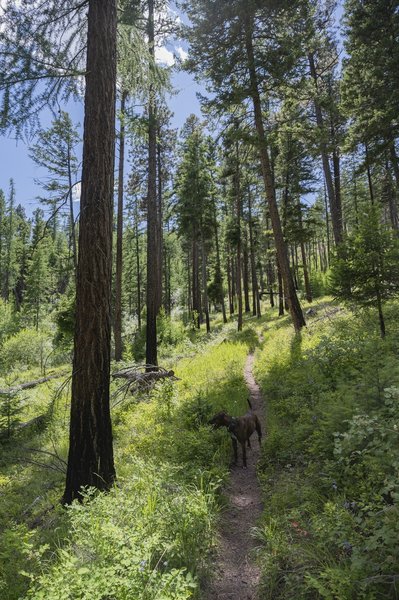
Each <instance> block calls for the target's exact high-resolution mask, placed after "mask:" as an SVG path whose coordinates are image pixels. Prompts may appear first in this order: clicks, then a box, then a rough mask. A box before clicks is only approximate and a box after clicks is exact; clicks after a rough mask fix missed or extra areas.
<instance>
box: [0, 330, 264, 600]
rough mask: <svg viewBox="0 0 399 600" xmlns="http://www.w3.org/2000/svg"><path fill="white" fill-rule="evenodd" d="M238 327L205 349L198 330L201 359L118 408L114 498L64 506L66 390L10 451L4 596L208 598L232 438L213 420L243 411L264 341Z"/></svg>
mask: <svg viewBox="0 0 399 600" xmlns="http://www.w3.org/2000/svg"><path fill="white" fill-rule="evenodd" d="M167 327H169V324H167ZM172 327H173V325H172ZM228 329H229V330H232V329H233V325H231V326H229V328H228ZM229 330H228V331H223V333H222V336H223V337H222V336H221V335H220V334H219V336H217V335H216V334H215V333H213V335H212V338H211V339H212V343H208V344H205V343H204V341H203V340H202V337H205V333H203V335H202V334H201V333H200V334H198V333H196V334H195V336H196V337H195V338H193V339H198V340H200V344H199V345H198V347H197V348H195V345H194V344H192V345H191V349H192V350H194V349H196V350H197V352H196V354H194V355H190V356H189V357H187V358H185V359H183V360H179V361H178V362H177V364H172V365H171V366H172V368H173V369H174V370H175V372H176V375H177V376H178V377H179V380H178V381H177V382H174V381H170V380H166V381H165V382H163V383H160V384H157V386H156V387H155V389H154V390H152V392H151V393H150V395H147V394H144V395H140V396H139V397H135V398H133V399H131V398H130V397H126V398H125V401H124V402H123V403H121V404H119V405H118V406H117V407H116V408H114V413H113V421H114V440H115V457H116V463H117V470H118V483H117V485H116V486H115V487H114V489H113V490H111V492H110V493H109V494H98V493H97V492H95V491H94V490H87V497H86V500H87V501H85V502H84V503H83V504H74V505H73V506H71V507H70V508H68V509H67V510H64V509H62V508H61V507H60V506H59V505H58V503H59V498H60V496H61V493H62V486H63V478H64V475H63V473H60V472H58V471H54V470H53V469H52V468H51V467H52V466H53V465H59V464H60V463H59V461H57V460H56V459H55V458H54V452H56V453H57V454H58V455H59V456H60V457H61V458H65V457H66V453H67V439H66V435H67V427H65V424H66V423H65V420H66V415H67V412H68V409H69V407H68V395H69V393H68V392H67V388H63V392H61V391H59V392H57V394H56V396H55V398H53V399H52V400H51V402H50V409H49V410H48V425H47V428H46V430H44V431H42V432H38V431H37V430H34V431H33V430H32V431H30V432H28V431H27V432H26V433H24V436H26V440H29V442H28V443H27V444H26V445H27V446H29V448H26V449H24V448H20V449H16V448H12V447H11V445H9V444H7V446H4V448H6V452H7V453H6V455H5V457H4V459H3V460H2V463H1V465H0V466H1V472H0V486H1V494H0V514H1V520H0V527H1V528H2V531H3V532H5V535H2V542H3V543H2V548H1V550H0V561H1V567H0V574H1V575H0V581H1V583H0V585H1V586H2V587H0V589H1V595H2V597H5V598H7V600H17V599H18V598H22V597H23V598H34V599H39V598H46V599H50V600H51V599H53V600H56V599H57V600H60V599H61V598H65V599H70V600H72V599H75V598H87V599H88V600H89V599H90V600H92V599H95V598H98V600H100V599H101V600H103V599H104V598H105V597H109V598H111V597H112V598H115V600H119V599H126V600H128V599H129V600H130V599H131V598H135V599H137V600H140V599H143V600H150V599H152V598H155V597H157V598H164V599H165V600H167V599H168V600H172V599H175V600H183V599H185V598H187V599H188V598H199V581H200V580H201V579H202V578H203V577H204V575H205V574H206V572H207V570H208V568H209V554H210V551H211V549H212V548H213V545H214V543H215V527H216V520H217V516H218V513H219V511H220V508H221V502H220V491H221V488H222V485H223V483H224V481H225V479H226V477H227V468H226V467H227V464H228V462H229V460H230V456H231V443H230V440H229V437H228V436H227V435H226V433H225V432H221V431H220V432H214V431H213V430H212V429H211V428H210V427H209V426H208V425H207V422H208V420H209V418H210V417H211V416H212V415H213V414H214V413H215V412H217V411H218V410H221V408H224V409H226V410H228V411H229V412H230V413H232V414H240V413H242V412H243V411H244V410H245V409H246V406H245V399H246V386H245V382H244V378H243V366H244V362H245V358H246V355H247V352H248V349H249V346H250V345H251V344H253V343H254V340H255V337H256V335H255V332H254V330H253V329H252V328H250V327H249V328H246V329H245V330H244V332H243V333H242V334H241V335H240V336H237V335H236V334H232V335H231V336H230V335H229V333H230V332H229ZM168 335H169V334H168ZM226 335H227V336H228V338H229V339H226V337H225V336H226ZM184 343H187V344H188V343H190V344H191V342H189V340H188V339H187V337H185V341H184ZM168 347H169V346H168ZM169 348H170V347H169ZM199 349H200V350H201V352H198V350H199ZM117 383H118V382H116V381H115V382H114V384H113V386H114V391H115V390H116V386H117ZM36 389H38V388H35V390H36ZM46 389H47V388H46ZM42 395H43V392H42V393H41V394H40V393H39V392H37V396H35V395H34V394H33V393H32V396H31V400H30V404H32V406H31V407H30V409H31V411H32V413H30V414H33V416H34V415H37V413H38V412H39V411H40V413H42V412H44V410H45V409H44V405H41V404H40V402H42V403H43V399H41V397H42ZM49 400H50V399H49V398H47V401H49ZM47 408H48V406H47ZM24 439H25V438H24ZM30 446H32V448H31V447H30ZM35 448H38V449H39V450H42V451H43V452H44V453H43V452H39V453H38V454H37V453H35V452H34V449H35ZM28 451H29V452H28ZM46 452H50V455H48V454H46ZM24 459H27V462H25V461H24ZM31 460H32V461H33V462H35V463H36V464H35V465H32V464H31V463H30V461H31ZM41 461H43V464H44V465H48V466H49V467H50V468H49V469H42V468H40V467H39V466H38V464H37V463H38V462H41ZM54 506H55V508H54ZM21 520H22V522H24V523H25V522H26V525H25V524H24V525H21V524H19V525H16V524H15V523H16V522H17V521H19V523H21ZM30 527H32V529H29V528H30Z"/></svg>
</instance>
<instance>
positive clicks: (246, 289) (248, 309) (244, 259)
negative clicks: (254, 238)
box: [242, 232, 251, 313]
mask: <svg viewBox="0 0 399 600" xmlns="http://www.w3.org/2000/svg"><path fill="white" fill-rule="evenodd" d="M245 233H246V232H245ZM242 262H243V284H244V305H245V312H246V313H249V312H251V306H250V304H249V271H248V242H247V235H245V240H244V251H243V257H242Z"/></svg>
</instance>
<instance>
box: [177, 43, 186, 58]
mask: <svg viewBox="0 0 399 600" xmlns="http://www.w3.org/2000/svg"><path fill="white" fill-rule="evenodd" d="M176 53H177V55H178V57H179V58H180V60H183V61H184V60H186V59H187V58H188V52H186V51H185V50H184V48H182V47H181V46H178V48H176Z"/></svg>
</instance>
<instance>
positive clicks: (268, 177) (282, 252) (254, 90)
mask: <svg viewBox="0 0 399 600" xmlns="http://www.w3.org/2000/svg"><path fill="white" fill-rule="evenodd" d="M246 51H247V59H248V69H249V73H250V86H251V96H252V101H253V107H254V113H255V126H256V131H257V134H258V147H259V154H260V161H261V166H262V174H263V179H264V184H265V191H266V197H267V202H268V206H269V213H270V219H271V222H272V228H273V234H274V240H275V244H276V251H277V255H278V262H279V265H280V269H281V275H282V278H283V282H284V286H285V291H286V293H287V300H288V304H289V310H290V313H291V317H292V322H293V325H294V328H295V331H297V332H299V331H300V330H301V328H302V327H303V326H304V325H306V323H305V319H304V316H303V313H302V309H301V305H300V303H299V300H298V296H297V294H296V291H295V287H294V282H293V279H292V274H291V272H290V265H289V260H288V253H287V247H286V244H285V240H284V237H283V232H282V228H281V221H280V215H279V212H278V208H277V202H276V197H275V192H274V185H273V174H272V171H271V165H270V159H269V153H268V150H267V145H266V134H265V130H264V125H263V117H262V108H261V102H260V96H259V89H258V80H257V75H256V70H255V60H254V53H253V45H252V28H251V24H250V22H249V19H248V20H247V28H246Z"/></svg>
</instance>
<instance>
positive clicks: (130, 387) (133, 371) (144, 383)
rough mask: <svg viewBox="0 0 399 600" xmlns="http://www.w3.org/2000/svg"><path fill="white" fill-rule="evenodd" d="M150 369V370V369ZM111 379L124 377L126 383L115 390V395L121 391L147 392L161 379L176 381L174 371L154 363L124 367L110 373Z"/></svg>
mask: <svg viewBox="0 0 399 600" xmlns="http://www.w3.org/2000/svg"><path fill="white" fill-rule="evenodd" d="M150 369H151V370H150ZM112 378H113V379H126V380H127V381H126V383H125V384H124V385H122V386H121V388H120V389H119V390H118V392H117V396H119V395H120V394H121V393H124V396H126V393H127V392H128V391H130V392H131V393H132V394H133V393H135V392H148V391H150V390H151V389H152V388H153V387H154V385H155V384H156V383H157V382H158V381H162V380H163V379H172V381H178V380H179V378H178V377H176V375H175V373H174V371H172V370H167V369H164V368H163V367H158V366H155V365H140V366H137V365H135V366H132V367H126V368H125V369H121V370H120V371H117V372H116V373H112ZM120 402H121V400H119V401H117V402H115V403H114V404H113V406H116V405H117V404H119V403H120Z"/></svg>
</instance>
